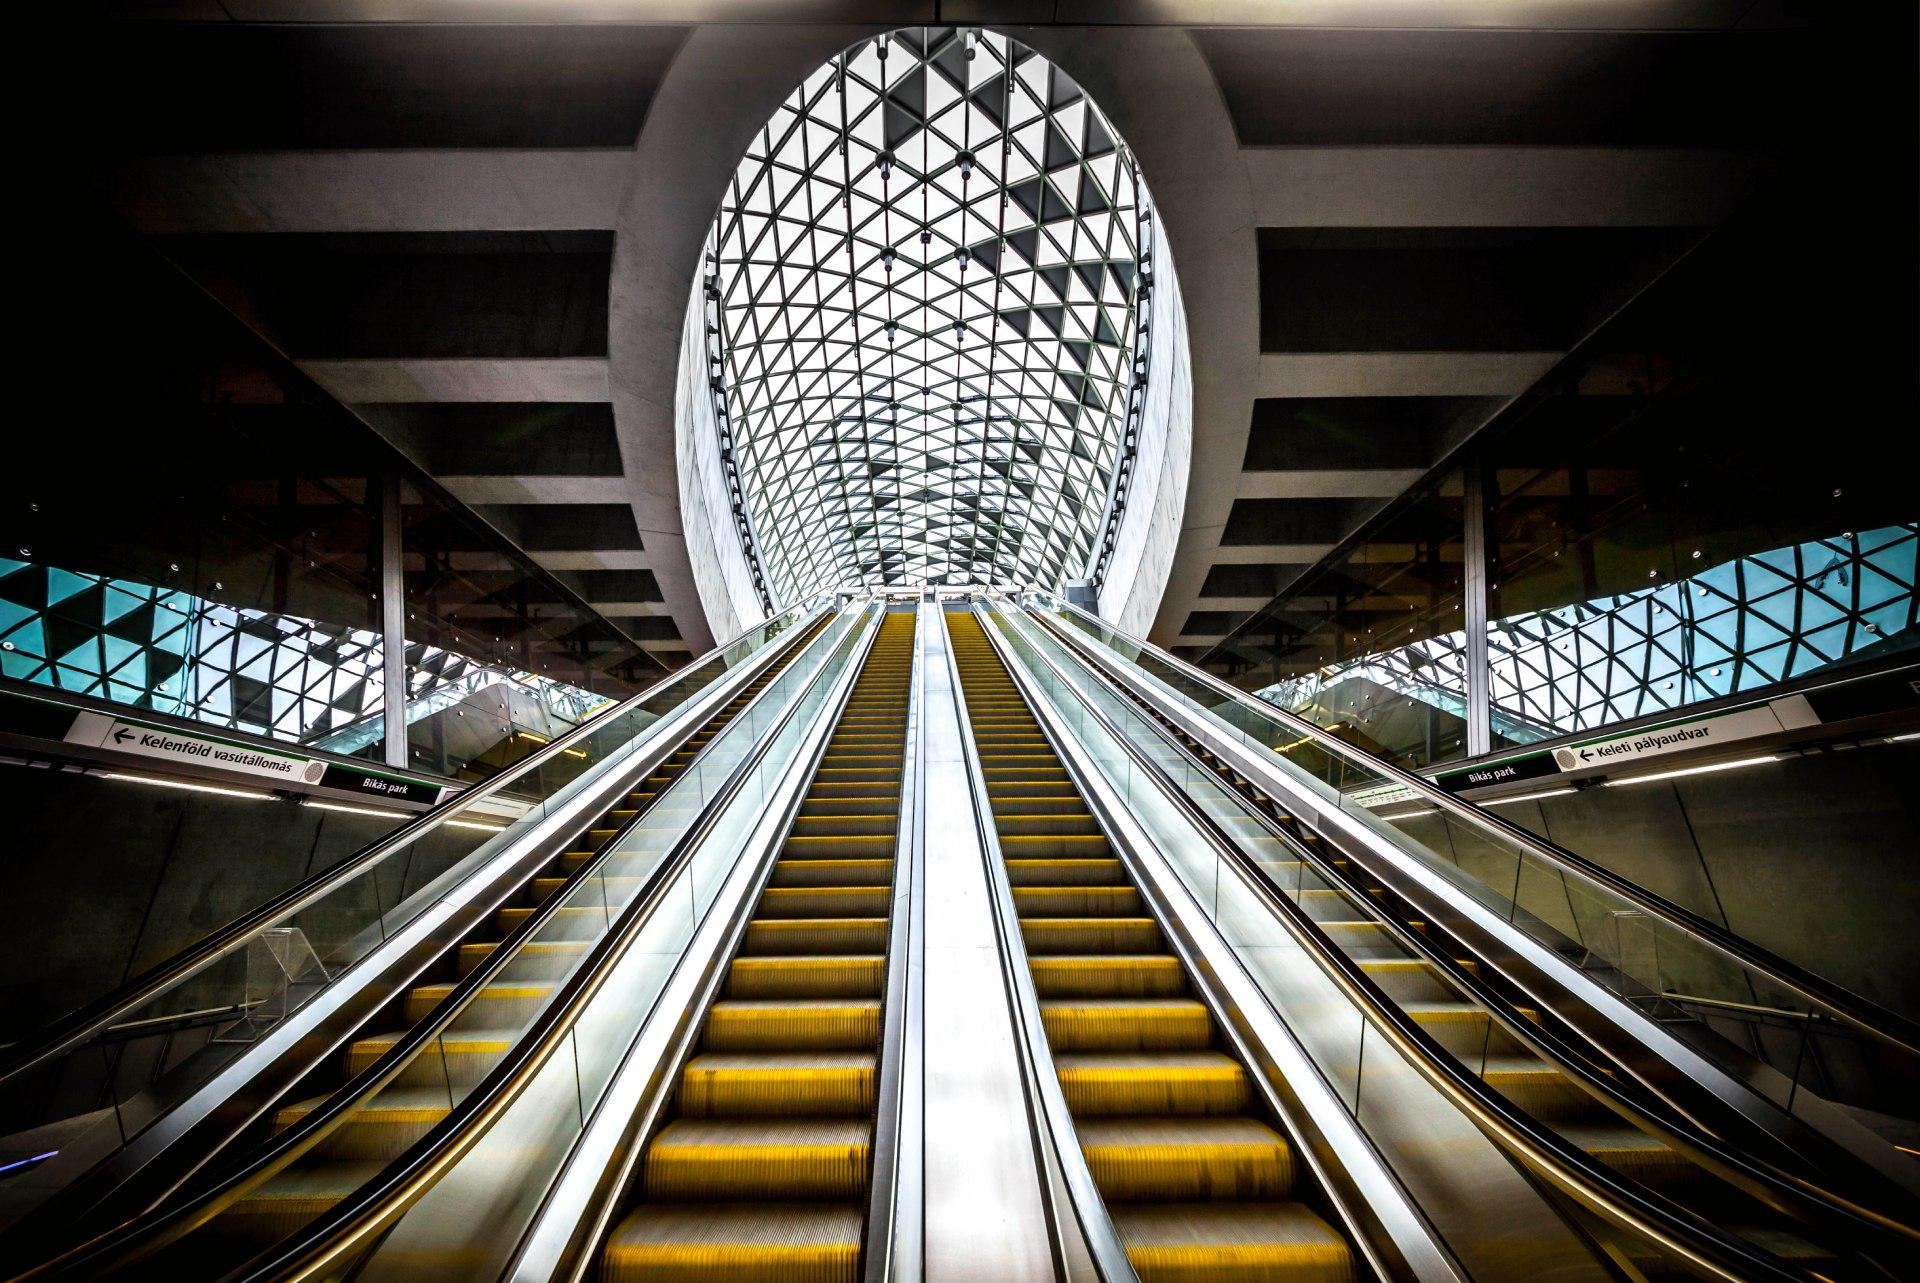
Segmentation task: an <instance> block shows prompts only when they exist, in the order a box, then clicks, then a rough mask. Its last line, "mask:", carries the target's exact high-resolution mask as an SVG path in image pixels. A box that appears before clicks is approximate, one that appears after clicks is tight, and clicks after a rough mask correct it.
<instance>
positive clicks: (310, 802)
mask: <svg viewBox="0 0 1920 1283" xmlns="http://www.w3.org/2000/svg"><path fill="white" fill-rule="evenodd" d="M300 805H302V806H311V807H313V808H314V809H316V810H320V811H344V812H346V813H347V814H348V815H377V816H379V817H380V818H381V819H383V820H405V819H411V818H412V817H411V816H410V815H409V814H408V813H407V812H406V811H382V810H380V809H379V808H378V807H373V806H349V805H348V804H347V803H345V802H322V801H320V800H319V799H317V798H311V797H310V798H308V799H307V800H306V801H304V802H302V803H301V804H300Z"/></svg>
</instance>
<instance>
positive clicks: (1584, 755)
mask: <svg viewBox="0 0 1920 1283" xmlns="http://www.w3.org/2000/svg"><path fill="white" fill-rule="evenodd" d="M1580 760H1581V761H1583V762H1591V761H1592V760H1593V754H1591V753H1589V752H1587V750H1586V749H1584V748H1583V749H1581V750H1580Z"/></svg>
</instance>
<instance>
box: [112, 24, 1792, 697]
mask: <svg viewBox="0 0 1920 1283" xmlns="http://www.w3.org/2000/svg"><path fill="white" fill-rule="evenodd" d="M935 8H936V6H935V5H933V4H931V3H909V2H907V0H899V2H896V3H882V2H878V0H843V2H839V3H804V4H803V3H800V2H799V0H759V2H757V3H748V2H746V0H740V2H737V3H724V2H722V0H709V2H707V3H695V2H693V0H688V2H686V3H644V2H642V0H604V2H602V3H561V2H557V0H556V2H552V3H534V2H533V0H527V2H526V3H521V4H517V5H516V4H514V3H511V2H510V0H509V2H508V3H504V4H502V3H497V2H493V0H489V3H485V4H478V3H460V2H456V0H437V2H436V0H395V2H393V3H383V2H381V0H340V2H339V3H301V4H298V5H295V4H293V3H291V0H288V2H286V3H277V2H265V0H263V2H260V3H244V2H242V3H236V2H235V0H225V3H223V4H220V5H218V6H215V5H212V4H201V3H195V2H193V0H185V2H183V3H180V4H176V5H170V6H169V5H160V6H153V5H147V4H142V5H138V6H132V5H129V6H125V8H124V16H122V17H116V18H110V19H108V20H106V21H104V22H101V23H99V24H98V27H97V31H96V37H97V40H96V44H95V51H96V54H97V58H96V64H97V67H98V71H99V73H100V74H99V76H98V80H97V83H99V84H100V85H102V86H104V88H102V89H101V90H100V92H101V93H103V94H105V95H107V96H108V97H109V99H110V100H111V101H110V102H109V103H108V104H107V105H106V109H105V110H103V111H102V112H101V119H102V120H109V121H114V122H116V126H117V128H116V131H115V132H114V133H113V134H111V136H103V137H101V138H98V139H95V140H92V142H93V151H94V152H95V153H96V154H99V155H101V156H102V157H103V158H104V159H103V160H102V162H101V167H100V172H99V181H100V183H101V185H102V186H103V187H104V189H105V190H106V192H107V194H108V197H109V199H110V200H111V202H112V203H113V205H114V206H115V208H116V209H117V210H118V211H119V213H120V215H121V216H122V217H123V218H124V219H125V220H126V221H127V222H128V223H130V224H131V225H132V226H134V227H135V228H136V229H138V230H139V231H141V232H143V233H145V234H147V235H149V236H151V237H153V238H155V240H156V243H158V244H160V245H161V246H162V248H163V249H164V250H165V251H166V252H167V253H168V254H169V255H170V256H172V257H173V258H174V259H175V260H176V261H178V262H180V263H182V264H183V265H185V266H186V267H187V268H188V270H190V271H192V272H193V273H194V274H195V276H196V277H197V278H198V279H200V280H202V281H203V282H204V283H206V284H207V285H208V287H209V288H210V289H213V290H214V291H215V292H217V293H218V294H220V296H221V297H223V298H224V299H226V300H227V301H228V302H229V303H230V305H232V306H233V307H234V308H235V309H236V310H237V311H239V312H240V314H241V315H243V316H245V317H247V318H248V319H249V320H250V321H251V322H252V323H253V324H254V325H255V326H256V327H258V328H259V329H260V330H261V332H262V333H264V334H266V335H268V336H269V337H270V338H272V339H273V340H274V341H275V342H276V343H278V344H279V345H280V346H281V347H282V348H283V350H285V351H287V352H288V353H289V354H290V355H291V356H293V357H294V358H295V359H296V360H298V361H299V362H300V363H301V365H302V366H303V367H304V368H306V369H307V370H308V371H309V373H311V374H312V375H313V376H314V377H315V378H316V379H317V380H319V381H320V382H321V383H322V384H323V385H324V386H325V387H327V388H328V389H329V390H331V391H332V392H333V393H334V394H335V395H336V396H338V397H339V398H340V399H341V400H342V401H344V402H346V403H348V404H349V405H351V406H353V407H355V408H356V410H357V411H358V412H359V413H360V414H362V415H363V416H364V417H365V418H366V419H368V420H369V421H370V422H371V423H373V424H374V425H375V426H376V427H378V428H379V429H380V430H381V431H382V432H384V433H385V434H386V435H387V436H388V437H389V438H390V439H391V440H393V441H394V442H395V443H396V444H397V445H398V446H399V447H400V448H401V449H403V450H405V451H406V452H407V453H408V454H409V455H411V456H412V457H413V458H414V459H416V460H417V461H418V462H420V463H421V464H422V465H423V466H425V467H426V468H428V469H429V470H430V471H431V472H432V473H433V474H434V475H435V476H436V477H437V478H438V479H439V480H441V481H442V482H443V483H444V484H445V485H446V486H447V487H448V488H449V489H450V490H452V491H453V492H454V493H455V494H456V495H458V496H460V497H462V498H463V499H464V500H466V501H467V502H468V503H470V504H472V505H474V506H475V507H476V508H477V509H479V510H480V511H481V512H482V513H483V515H485V516H487V517H488V518H489V519H490V520H492V521H493V522H494V523H495V524H496V525H497V526H499V528H500V529H502V530H503V531H504V532H505V533H507V534H508V535H509V536H510V537H512V538H515V539H516V540H518V541H519V542H520V543H521V544H522V546H524V547H525V548H526V549H527V550H528V551H529V552H530V553H531V554H532V555H533V556H534V557H535V558H536V559H537V560H538V561H540V562H541V563H542V564H543V565H545V566H546V567H547V568H548V569H550V570H552V571H553V572H555V573H556V574H558V575H559V576H561V577H562V578H564V579H566V580H567V581H568V582H569V583H570V584H571V585H572V586H574V587H575V588H577V589H578V590H579V591H580V592H581V593H582V594H583V595H584V596H585V598H586V599H587V600H588V601H589V602H590V603H592V604H593V605H595V606H596V608H598V609H599V610H600V611H601V612H602V613H603V614H605V615H606V616H607V617H608V618H609V619H611V620H612V621H613V622H614V623H615V624H616V625H617V626H619V627H621V628H622V629H624V630H626V631H627V632H628V633H629V634H630V635H632V636H634V637H635V638H636V639H637V640H639V641H640V642H641V644H642V645H644V646H646V647H647V648H648V649H649V650H651V651H653V652H654V653H656V654H657V655H659V656H660V657H661V658H662V659H664V660H666V661H667V662H669V663H673V662H678V661H680V660H681V659H683V658H684V657H685V656H686V655H687V654H688V653H689V652H690V651H698V650H701V649H704V648H705V647H706V646H707V645H709V644H710V643H711V640H712V637H711V633H710V631H709V629H708V626H707V622H706V620H705V618H704V617H703V616H702V614H701V610H700V606H699V602H698V599H697V596H696V594H695V592H694V589H693V583H692V576H691V571H690V568H689V566H688V563H687V553H686V550H685V546H684V541H683V540H682V538H681V532H680V526H679V510H678V497H677V491H676V486H675V479H674V478H675V473H674V467H673V405H674V397H675V395H676V390H677V389H676V374H677V371H676V369H675V363H676V359H677V354H678V350H677V341H678V334H679V328H680V322H681V318H682V315H683V312H684V308H685V304H686V300H687V297H688V289H689V286H690V284H691V281H692V278H693V273H694V271H695V269H696V267H697V264H698V255H699V249H700V244H701V240H702V238H703V236H704V234H705V231H706V226H707V222H708V220H709V219H710V218H711V217H712V213H713V211H714V209H715V208H716V207H717V205H718V201H719V196H720V192H721V187H722V184H724V182H725V181H726V177H727V175H728V174H729V173H730V172H731V170H732V168H733V166H734V164H735V163H736V161H737V159H738V157H739V156H740V154H741V152H742V151H743V149H744V147H745V145H746V142H747V140H748V139H749V137H750V136H751V135H752V133H753V132H754V131H755V130H757V129H758V128H759V126H760V125H761V124H762V122H764V121H765V120H766V118H767V117H768V115H769V114H770V113H771V111H772V110H773V108H774V106H775V104H776V103H777V102H778V101H779V100H780V99H781V97H783V96H784V95H785V94H786V93H787V92H788V91H789V90H790V89H791V87H792V86H793V84H795V83H797V81H798V80H799V79H800V77H801V76H803V75H804V74H805V73H806V72H807V71H808V70H810V69H811V68H812V67H814V66H817V65H818V64H819V63H820V62H822V61H823V60H824V59H825V58H827V57H828V56H830V55H831V54H832V53H833V52H834V51H836V50H838V49H839V48H842V47H844V46H845V45H847V44H848V43H850V42H852V41H853V40H855V39H858V38H860V37H862V36H864V35H867V34H870V33H872V32H874V31H876V30H879V29H885V28H887V27H891V26H895V25H904V24H909V23H919V22H932V21H933V20H934V17H935V13H934V11H935ZM938 12H939V16H940V18H941V19H942V20H944V21H945V22H947V23H954V22H990V23H992V24H994V25H995V26H999V27H1004V28H1005V29H1007V30H1009V31H1010V32H1013V33H1014V34H1017V35H1018V36H1019V38H1020V39H1021V40H1023V41H1024V42H1025V43H1027V44H1029V45H1032V46H1033V47H1035V48H1036V49H1039V50H1040V51H1041V52H1043V53H1045V54H1047V55H1048V56H1049V57H1050V58H1052V59H1054V60H1055V61H1056V62H1057V63H1059V64H1060V65H1061V66H1063V67H1064V68H1066V69H1067V70H1068V71H1069V72H1070V73H1071V74H1072V75H1074V76H1075V77H1076V78H1077V79H1078V80H1079V81H1080V82H1081V83H1082V84H1083V85H1085V86H1086V87H1087V88H1088V90H1089V91H1090V92H1091V93H1092V94H1093V95H1094V97H1095V99H1096V100H1097V101H1098V102H1099V103H1100V104H1101V106H1102V108H1103V109H1104V110H1105V111H1106V112H1107V113H1108V114H1109V116H1110V117H1111V118H1112V119H1113V120H1114V122H1115V124H1116V126H1117V127H1118V129H1119V131H1120V133H1121V134H1122V136H1124V137H1125V138H1126V139H1127V141H1128V143H1129V144H1130V145H1131V146H1132V147H1133V149H1134V150H1135V152H1136V154H1137V155H1138V157H1139V159H1140V164H1141V169H1142V172H1143V174H1144V175H1145V176H1146V179H1147V182H1148V183H1149V185H1150V186H1151V188H1152V190H1153V192H1154V195H1155V198H1156V201H1157V203H1158V204H1159V206H1160V210H1161V216H1162V220H1163V225H1164V227H1165V229H1166V231H1167V234H1168V237H1169V239H1170V241H1171V244H1172V248H1173V253H1174V256H1175V262H1176V264H1177V266H1178V269H1179V272H1180V276H1181V283H1182V291H1183V295H1184V298H1185V303H1186V307H1187V311H1188V319H1189V328H1190V331H1191V335H1192V341H1193V351H1194V382H1195V402H1196V404H1195V450H1194V463H1193V468H1192V475H1191V480H1190V484H1189V488H1188V494H1187V502H1186V517H1185V522H1184V529H1183V532H1182V538H1181V543H1180V547H1179V551H1178V554H1177V557H1176V561H1175V565H1174V570H1173V575H1172V579H1171V582H1170V583H1169V586H1168V589H1167V594H1166V597H1165V599H1164V602H1163V604H1162V608H1161V611H1160V614H1159V616H1158V618H1157V620H1156V622H1155V625H1154V629H1153V637H1154V640H1156V641H1159V642H1161V643H1162V644H1165V645H1170V646H1175V647H1181V648H1187V649H1188V653H1192V654H1197V653H1199V652H1200V651H1202V650H1204V649H1205V648H1206V647H1208V646H1209V645H1211V644H1212V643H1213V642H1214V641H1215V640H1217V639H1218V638H1219V637H1221V636H1222V635H1224V634H1225V633H1226V632H1227V631H1228V630H1229V629H1230V628H1231V627H1232V625H1233V624H1234V623H1236V622H1238V620H1239V619H1242V618H1244V617H1245V615H1246V614H1247V613H1248V612H1250V611H1252V610H1254V609H1256V608H1257V607H1258V606H1260V605H1262V604H1264V603H1265V602H1266V601H1267V600H1268V599H1269V598H1270V597H1271V596H1272V594H1273V593H1274V592H1275V591H1276V590H1278V589H1279V588H1280V587H1283V586H1284V585H1285V584H1286V583H1287V582H1288V581H1290V580H1291V579H1292V578H1293V577H1295V576H1296V575H1297V574H1298V573H1300V572H1301V571H1303V570H1304V569H1306V568H1307V567H1308V566H1309V565H1311V564H1312V563H1313V562H1314V561H1316V560H1317V559H1319V558H1320V557H1321V556H1323V555H1324V554H1326V553H1327V552H1328V551H1329V550H1331V549H1332V548H1333V547H1334V546H1335V545H1336V544H1338V543H1339V542H1340V541H1341V540H1342V539H1344V538H1346V537H1347V536H1348V535H1350V534H1351V533H1353V531H1354V530H1355V528H1356V527H1357V526H1359V525H1360V524H1361V523H1362V522H1364V521H1365V520H1366V519H1367V518H1368V517H1369V516H1371V515H1372V514H1373V513H1375V512H1377V511H1378V510H1379V509H1380V508H1381V507H1382V506H1383V505H1384V504H1386V503H1387V502H1388V501H1390V500H1391V499H1392V498H1393V497H1395V496H1396V495H1398V494H1400V493H1401V492H1402V491H1403V490H1404V489H1405V488H1406V487H1407V486H1408V485H1409V484H1410V483H1412V482H1413V481H1414V480H1416V479H1418V478H1419V477H1420V476H1422V475H1424V474H1425V473H1426V472H1427V471H1428V470H1429V469H1430V468H1431V467H1432V466H1433V465H1434V464H1435V463H1436V462H1438V460H1439V459H1440V458H1441V457H1442V456H1443V455H1445V454H1446V453H1447V451H1449V450H1450V449H1452V448H1453V447H1454V446H1456V445H1457V444H1459V442H1461V441H1462V440H1464V439H1465V438H1466V437H1467V436H1468V435H1470V434H1471V433H1472V432H1473V431H1474V430H1475V429H1477V428H1478V427H1480V426H1481V425H1482V424H1484V423H1485V422H1486V421H1487V420H1488V418H1489V417H1491V416H1492V415H1493V414H1494V413H1496V412H1497V411H1498V410H1499V409H1500V407H1501V406H1503V405H1504V404H1506V403H1507V402H1508V401H1509V400H1510V399H1512V398H1513V397H1515V396H1517V395H1518V394H1519V393H1521V392H1523V391H1524V390H1525V389H1526V388H1527V387H1529V386H1530V385H1531V384H1532V383H1533V382H1534V380H1536V379H1537V378H1539V377H1540V376H1541V375H1542V374H1543V373H1544V372H1545V371H1547V370H1548V369H1550V368H1551V367H1552V366H1553V365H1554V363H1555V362H1556V361H1557V360H1558V359H1559V357H1560V356H1561V355H1562V354H1563V353H1564V352H1565V351H1566V350H1567V349H1568V348H1569V347H1570V346H1572V345H1573V344H1574V343H1576V342H1577V341H1578V340H1579V339H1580V338H1581V337H1582V336H1583V335H1584V334H1586V333H1587V332H1589V331H1590V330H1591V329H1592V328H1593V326H1594V325H1596V324H1597V323H1598V322H1599V321H1600V320H1601V319H1602V318H1604V316H1606V315H1607V314H1608V313H1609V312H1610V311H1611V310H1612V309H1613V308H1615V307H1617V306H1618V305H1619V304H1620V303H1621V302H1622V301H1624V300H1625V299H1626V298H1628V297H1630V296H1631V295H1632V293H1633V292H1635V291H1636V290H1637V289H1638V288H1640V287H1641V286H1643V285H1644V284H1645V283H1646V282H1647V281H1649V280H1651V279H1652V278H1653V277H1654V276H1656V275H1657V274H1658V273H1659V272H1660V271H1661V270H1663V269H1664V267H1665V266H1666V265H1667V264H1669V263H1670V262H1671V261H1673V259H1674V258H1675V257H1676V256H1677V255H1678V254H1680V253H1682V252H1684V250H1685V249H1686V248H1687V247H1688V246H1689V245H1690V244H1692V243H1693V242H1694V241H1695V240H1697V239H1698V238H1699V237H1700V236H1701V235H1702V234H1703V233H1704V232H1705V231H1706V230H1708V229H1711V228H1712V227H1713V226H1715V225H1716V224H1718V223H1719V222H1720V221H1721V220H1723V219H1724V218H1725V217H1726V216H1727V215H1728V214H1729V213H1730V212H1731V211H1732V210H1733V209H1734V208H1735V207H1737V206H1738V205H1739V204H1740V202H1741V201H1742V199H1743V198H1744V197H1745V196H1746V195H1747V194H1748V193H1749V192H1750V191H1751V190H1752V188H1753V187H1754V186H1755V185H1756V184H1757V183H1758V182H1759V181H1761V179H1762V178H1763V177H1764V175H1765V173H1766V172H1767V168H1768V165H1769V163H1770V158H1771V156H1772V155H1773V150H1774V149H1775V148H1776V146H1777V145H1778V143H1779V141H1780V139H1781V138H1783V137H1785V136H1789V135H1792V134H1793V133H1794V132H1795V130H1796V129H1797V128H1798V125H1797V123H1796V122H1797V120H1798V117H1797V115H1796V113H1797V112H1799V111H1800V110H1801V109H1802V107H1803V106H1804V103H1803V101H1802V99H1803V98H1804V97H1805V96H1806V95H1807V94H1811V93H1813V92H1814V90H1813V89H1812V88H1801V87H1798V86H1801V85H1803V84H1804V82H1803V81H1801V80H1797V79H1796V78H1795V77H1793V76H1792V75H1791V74H1790V72H1791V70H1792V62H1793V60H1794V59H1796V58H1800V57H1803V56H1804V52H1805V49H1806V46H1807V42H1808V41H1809V39H1811V38H1817V37H1818V35H1819V33H1818V32H1817V31H1810V30H1809V29H1807V28H1805V27H1804V26H1803V25H1802V24H1800V23H1799V22H1797V21H1795V20H1793V18H1792V16H1791V15H1790V14H1789V12H1788V6H1786V5H1784V4H1766V3H1759V4H1750V3H1745V2H1742V3H1723V4H1722V3H1686V4H1682V3H1656V2H1652V0H1648V2H1644V3H1626V4H1621V3H1601V2H1599V0H1561V2H1558V3H1555V2H1552V0H1539V2H1537V3H1494V2H1489V0H1474V2H1465V0H1463V2H1460V3H1445V2H1440V0H1436V2H1434V3H1424V4H1415V3H1411V2H1410V0H1409V2H1406V3H1387V2H1385V0H1382V2H1380V3H1368V2H1367V0H1352V2H1351V3H1340V4H1331V3H1327V2H1325V0H1322V2H1321V3H1292V2H1279V3H1276V2H1274V0H1261V2H1260V3H1254V2H1253V0H1246V2H1245V3H1237V4H1236V3H1232V2H1231V0H1229V2H1226V3H1221V2H1219V0H1211V2H1205V3H1203V2H1202V0H1100V2H1099V3H1093V2H1091V0H1089V2H1087V3H1076V0H1057V2H1056V0H1047V2H1046V3H1026V2H1022V0H976V2H972V3H954V0H947V2H946V3H944V4H942V5H940V6H938ZM482 19H484V20H482ZM1230 28H1237V29H1230ZM1369 28H1374V29H1369Z"/></svg>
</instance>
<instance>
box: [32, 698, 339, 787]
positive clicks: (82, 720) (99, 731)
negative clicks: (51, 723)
mask: <svg viewBox="0 0 1920 1283" xmlns="http://www.w3.org/2000/svg"><path fill="white" fill-rule="evenodd" d="M66 738H67V742H68V743H69V744H86V745H90V746H92V747H94V748H110V749H112V750H114V751H115V752H117V753H131V754H133V755H134V756H136V757H153V758H159V759H161V760H162V761H168V762H182V763H187V764H190V765H194V766H202V767H211V768H213V769H215V770H220V771H233V772H235V773H237V774H240V775H255V776H260V777H262V778H265V779H274V780H281V781H284V782H290V783H304V784H318V783H319V782H320V776H321V774H322V772H324V771H325V770H326V769H327V767H326V763H325V762H320V761H316V760H314V759H313V758H310V757H300V756H297V755H296V754H292V753H276V752H274V751H273V750H272V749H265V748H259V747H256V746H254V745H251V744H241V743H238V742H236V741H233V740H223V739H217V738H214V737H212V736H206V735H194V734H191V733H188V732H183V731H177V730H164V729H162V728H160V727H157V726H148V725H145V724H144V723H141V722H127V721H122V720H120V719H119V718H117V717H109V716H108V715H106V714H105V713H82V714H80V715H79V716H78V717H76V718H74V720H73V725H72V727H70V728H69V729H68V731H67V736H66Z"/></svg>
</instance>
